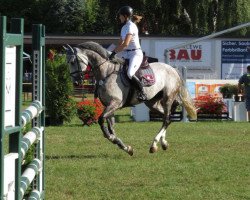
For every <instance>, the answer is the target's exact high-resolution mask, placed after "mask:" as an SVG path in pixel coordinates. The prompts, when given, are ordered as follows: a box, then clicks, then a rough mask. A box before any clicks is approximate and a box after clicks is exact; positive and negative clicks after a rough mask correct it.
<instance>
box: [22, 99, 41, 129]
mask: <svg viewBox="0 0 250 200" xmlns="http://www.w3.org/2000/svg"><path fill="white" fill-rule="evenodd" d="M42 110H43V106H42V103H41V102H40V101H37V100H35V101H33V102H32V103H31V104H30V106H29V107H28V108H26V109H25V110H24V111H23V112H22V116H21V118H22V126H23V127H24V126H25V125H26V124H27V123H28V122H30V121H31V120H32V119H34V118H35V117H36V116H38V115H39V114H40V113H41V112H42Z"/></svg>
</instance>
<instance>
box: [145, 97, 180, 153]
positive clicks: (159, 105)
mask: <svg viewBox="0 0 250 200" xmlns="http://www.w3.org/2000/svg"><path fill="white" fill-rule="evenodd" d="M164 102H165V101H163V100H159V101H155V102H148V103H147V104H146V105H147V106H148V107H149V108H150V109H153V110H155V111H157V112H159V113H161V114H164V117H163V124H162V127H161V129H160V131H159V132H158V134H157V135H156V137H155V138H154V140H153V142H152V144H151V146H150V150H149V152H150V153H154V152H156V151H157V149H158V147H157V144H158V142H159V141H160V142H161V146H162V149H163V150H167V148H168V143H167V141H166V132H167V128H168V126H169V125H170V123H171V121H170V113H171V111H173V110H175V108H176V106H175V104H174V105H173V107H172V108H171V105H172V102H173V100H168V101H167V103H164Z"/></svg>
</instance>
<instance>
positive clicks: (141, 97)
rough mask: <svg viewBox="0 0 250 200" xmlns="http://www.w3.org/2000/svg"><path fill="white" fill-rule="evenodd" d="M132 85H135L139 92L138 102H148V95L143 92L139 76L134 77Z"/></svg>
mask: <svg viewBox="0 0 250 200" xmlns="http://www.w3.org/2000/svg"><path fill="white" fill-rule="evenodd" d="M131 80H132V83H133V84H134V85H135V88H136V89H137V90H138V94H137V95H138V96H137V98H138V100H141V101H146V100H147V97H146V94H145V93H144V90H143V86H142V84H141V81H140V80H139V79H138V78H137V76H135V75H134V76H132V79H131Z"/></svg>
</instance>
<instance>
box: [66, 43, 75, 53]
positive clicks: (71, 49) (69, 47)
mask: <svg viewBox="0 0 250 200" xmlns="http://www.w3.org/2000/svg"><path fill="white" fill-rule="evenodd" d="M66 46H67V47H68V48H67V50H70V51H71V52H72V53H74V49H73V48H72V47H71V46H70V45H69V44H66Z"/></svg>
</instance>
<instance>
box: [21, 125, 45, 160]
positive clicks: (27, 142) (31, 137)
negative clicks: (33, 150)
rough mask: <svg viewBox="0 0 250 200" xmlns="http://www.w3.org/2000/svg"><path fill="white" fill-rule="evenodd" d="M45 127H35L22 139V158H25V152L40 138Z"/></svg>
mask: <svg viewBox="0 0 250 200" xmlns="http://www.w3.org/2000/svg"><path fill="white" fill-rule="evenodd" d="M43 129H44V128H38V127H34V128H32V129H31V131H29V132H27V133H26V134H25V135H24V136H23V138H22V141H21V159H23V158H24V156H25V154H26V153H27V151H28V150H29V148H30V146H31V145H32V144H33V143H34V142H35V141H36V140H37V139H38V140H39V139H40V136H41V135H42V133H43Z"/></svg>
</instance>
